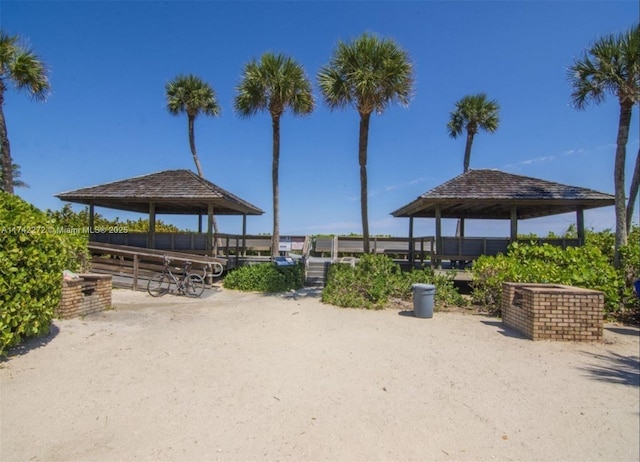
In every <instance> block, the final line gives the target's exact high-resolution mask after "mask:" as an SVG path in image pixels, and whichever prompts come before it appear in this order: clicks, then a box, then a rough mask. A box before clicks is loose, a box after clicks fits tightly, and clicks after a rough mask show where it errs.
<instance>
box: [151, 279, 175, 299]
mask: <svg viewBox="0 0 640 462" xmlns="http://www.w3.org/2000/svg"><path fill="white" fill-rule="evenodd" d="M169 287H171V279H169V276H167V275H166V274H165V273H160V274H156V275H155V276H153V277H152V278H151V279H149V283H148V284H147V292H149V295H151V296H152V297H162V296H163V295H165V294H166V293H168V292H169Z"/></svg>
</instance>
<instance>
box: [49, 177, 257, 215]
mask: <svg viewBox="0 0 640 462" xmlns="http://www.w3.org/2000/svg"><path fill="white" fill-rule="evenodd" d="M56 197H58V198H59V199H61V200H64V201H69V202H74V203H79V204H87V205H91V204H92V205H96V206H100V207H107V208H112V209H117V210H128V211H132V212H141V213H146V212H148V211H149V204H150V203H151V202H153V203H154V204H155V207H156V213H166V214H194V215H196V214H204V215H206V214H207V209H208V204H213V205H214V213H215V214H217V215H241V214H247V215H261V214H263V213H264V212H263V211H262V210H261V209H259V208H258V207H256V206H254V205H252V204H250V203H249V202H246V201H244V200H242V199H240V198H239V197H238V196H235V195H234V194H231V193H230V192H229V191H226V190H224V189H222V188H221V187H219V186H217V185H215V184H213V183H211V182H210V181H208V180H206V179H204V178H200V177H199V176H198V175H196V174H195V173H193V172H192V171H190V170H165V171H162V172H156V173H150V174H148V175H142V176H137V177H133V178H128V179H126V180H120V181H114V182H111V183H105V184H101V185H97V186H90V187H87V188H81V189H77V190H75V191H67V192H63V193H60V194H57V195H56Z"/></svg>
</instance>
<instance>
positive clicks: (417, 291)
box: [411, 284, 436, 318]
mask: <svg viewBox="0 0 640 462" xmlns="http://www.w3.org/2000/svg"><path fill="white" fill-rule="evenodd" d="M411 289H412V290H413V315H414V316H415V317H416V318H433V300H434V298H435V295H436V286H434V285H433V284H412V285H411Z"/></svg>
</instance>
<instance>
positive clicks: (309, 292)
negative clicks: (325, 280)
mask: <svg viewBox="0 0 640 462" xmlns="http://www.w3.org/2000/svg"><path fill="white" fill-rule="evenodd" d="M265 295H266V296H267V297H280V298H284V299H287V300H299V299H301V298H320V297H321V296H322V287H303V288H302V289H298V290H290V291H289V292H277V293H269V294H265Z"/></svg>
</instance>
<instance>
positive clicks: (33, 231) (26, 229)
mask: <svg viewBox="0 0 640 462" xmlns="http://www.w3.org/2000/svg"><path fill="white" fill-rule="evenodd" d="M56 231H57V230H56V227H55V224H54V223H53V222H52V221H51V220H49V219H48V218H47V216H46V215H45V214H44V213H43V212H41V211H40V210H38V209H37V208H35V207H34V206H32V205H31V204H28V203H27V202H24V201H23V200H22V199H20V198H19V197H17V196H13V195H10V194H6V193H4V192H0V354H3V353H4V352H5V351H6V349H7V348H9V347H11V346H14V345H17V344H18V343H20V341H21V340H22V339H23V338H25V337H31V336H38V335H43V334H46V333H48V332H49V329H50V327H51V319H52V317H53V311H54V309H55V308H56V307H57V306H58V303H59V301H60V293H61V290H62V271H63V270H64V269H65V266H66V265H67V263H68V262H69V261H70V260H69V256H70V254H71V252H72V246H71V245H70V244H69V243H68V242H67V240H66V239H65V238H64V235H62V234H59V233H57V232H56Z"/></svg>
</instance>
